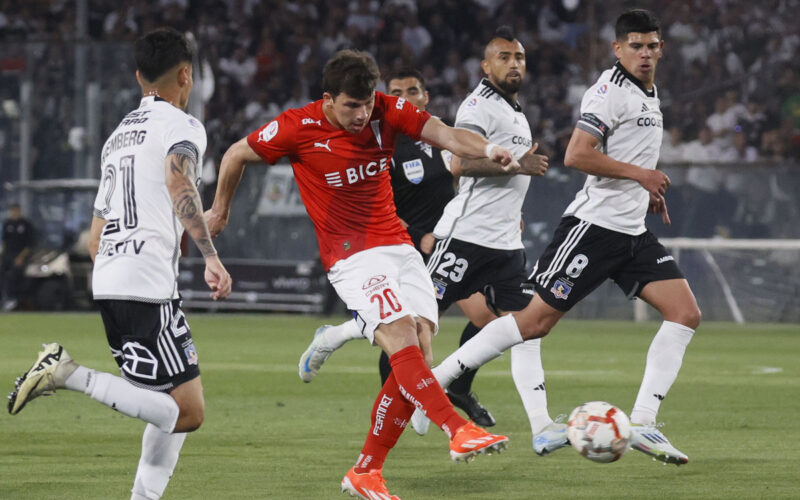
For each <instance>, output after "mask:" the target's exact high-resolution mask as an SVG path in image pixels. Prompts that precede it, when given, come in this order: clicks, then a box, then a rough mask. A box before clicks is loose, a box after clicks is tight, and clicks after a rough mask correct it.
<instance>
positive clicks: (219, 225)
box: [203, 208, 228, 238]
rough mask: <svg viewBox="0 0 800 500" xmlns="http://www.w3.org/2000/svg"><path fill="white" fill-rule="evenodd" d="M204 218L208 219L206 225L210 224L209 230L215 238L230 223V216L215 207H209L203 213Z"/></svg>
mask: <svg viewBox="0 0 800 500" xmlns="http://www.w3.org/2000/svg"><path fill="white" fill-rule="evenodd" d="M203 218H204V219H205V220H206V225H207V226H208V232H209V234H211V237H212V238H214V237H216V236H217V235H219V233H221V232H222V230H223V229H225V226H227V225H228V217H227V216H223V215H222V214H220V213H219V212H217V211H216V210H214V209H213V208H209V209H208V210H206V211H205V212H204V213H203Z"/></svg>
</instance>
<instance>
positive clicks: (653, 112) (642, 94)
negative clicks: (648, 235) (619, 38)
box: [564, 62, 663, 236]
mask: <svg viewBox="0 0 800 500" xmlns="http://www.w3.org/2000/svg"><path fill="white" fill-rule="evenodd" d="M659 103H660V101H659V99H658V92H657V90H656V88H655V86H653V89H652V90H651V91H648V90H647V89H645V88H644V86H643V85H642V83H641V82H640V81H639V80H637V79H636V77H634V76H633V75H631V74H630V73H628V71H627V70H626V69H625V68H624V67H623V66H622V65H621V64H620V63H619V62H617V63H616V64H615V65H614V66H613V67H612V68H611V69H608V70H606V71H604V72H603V74H602V75H600V78H598V80H597V82H595V84H594V85H592V86H591V87H590V88H589V90H587V91H586V93H585V94H584V95H583V100H582V101H581V117H580V119H579V120H578V124H577V125H576V126H577V127H578V128H579V129H581V130H585V131H586V132H589V133H590V134H592V135H594V136H595V137H597V138H598V139H600V141H601V142H600V145H599V146H598V148H599V149H601V150H602V151H603V153H605V154H607V155H608V156H610V157H611V158H613V159H615V160H617V161H621V162H625V163H632V164H634V165H637V166H639V167H642V168H646V169H648V170H654V169H655V168H656V164H657V163H658V153H659V151H660V149H661V136H662V132H663V117H662V115H661V110H660V109H659ZM649 201H650V196H649V195H648V193H647V191H646V190H645V189H644V188H643V187H642V186H641V184H639V183H638V182H636V181H633V180H629V179H611V178H607V177H597V176H595V175H590V176H588V178H587V179H586V183H585V184H584V185H583V189H581V190H580V191H579V192H578V194H577V195H575V200H574V201H573V202H572V203H570V205H569V206H568V207H567V209H566V211H565V212H564V215H574V216H575V217H577V218H579V219H582V220H585V221H588V222H591V223H592V224H596V225H598V226H600V227H604V228H606V229H611V230H613V231H618V232H621V233H625V234H630V235H634V236H635V235H637V234H642V233H643V232H645V231H646V228H645V225H644V218H645V215H647V206H648V204H649Z"/></svg>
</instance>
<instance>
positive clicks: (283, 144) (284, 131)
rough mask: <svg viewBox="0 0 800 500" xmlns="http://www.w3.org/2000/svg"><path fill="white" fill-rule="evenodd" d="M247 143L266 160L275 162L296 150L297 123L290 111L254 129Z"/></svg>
mask: <svg viewBox="0 0 800 500" xmlns="http://www.w3.org/2000/svg"><path fill="white" fill-rule="evenodd" d="M247 144H249V145H250V147H251V148H253V151H255V152H256V154H258V156H260V157H261V158H262V159H263V160H264V161H266V162H267V163H269V164H270V165H273V164H275V162H277V161H278V160H279V159H281V157H283V156H290V155H292V154H293V153H294V152H295V150H296V147H297V146H296V145H297V125H296V121H295V120H294V119H293V118H292V116H291V115H290V114H289V113H288V112H283V113H281V114H280V115H278V117H277V118H275V119H274V120H272V121H271V122H269V123H267V124H266V125H264V126H262V127H261V128H259V129H257V130H255V131H253V132H251V133H250V135H248V136H247Z"/></svg>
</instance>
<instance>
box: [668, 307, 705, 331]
mask: <svg viewBox="0 0 800 500" xmlns="http://www.w3.org/2000/svg"><path fill="white" fill-rule="evenodd" d="M702 317H703V313H702V312H700V308H699V307H697V306H696V305H694V306H692V307H685V308H683V309H681V310H679V311H676V312H675V313H674V314H671V315H670V317H667V316H665V317H664V319H665V320H667V321H672V322H673V323H678V324H681V325H684V326H687V327H689V328H691V329H692V330H696V329H697V327H698V326H700V320H701V319H702Z"/></svg>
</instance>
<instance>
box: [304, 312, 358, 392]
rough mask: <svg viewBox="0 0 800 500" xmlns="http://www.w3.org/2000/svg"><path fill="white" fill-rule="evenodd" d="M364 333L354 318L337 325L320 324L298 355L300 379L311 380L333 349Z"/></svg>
mask: <svg viewBox="0 0 800 500" xmlns="http://www.w3.org/2000/svg"><path fill="white" fill-rule="evenodd" d="M363 338H364V335H363V334H362V333H361V329H360V328H359V327H358V325H357V324H356V320H355V319H351V320H349V321H345V322H344V323H341V324H339V325H322V326H321V327H319V328H317V331H316V332H314V338H313V339H312V340H311V343H310V344H309V345H308V347H307V348H306V350H305V351H304V352H303V354H302V355H301V356H300V362H299V363H298V364H297V370H298V374H299V375H300V380H302V381H303V382H311V381H312V380H314V377H315V376H316V375H317V372H318V371H319V369H320V368H322V364H323V363H325V361H327V360H328V358H329V357H330V356H331V354H333V351H335V350H336V349H339V348H340V347H342V346H343V345H344V344H345V343H346V342H348V341H350V340H354V339H363Z"/></svg>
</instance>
